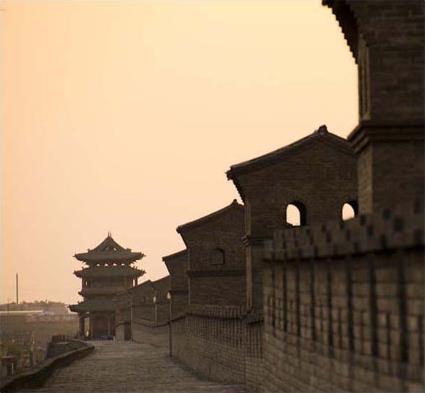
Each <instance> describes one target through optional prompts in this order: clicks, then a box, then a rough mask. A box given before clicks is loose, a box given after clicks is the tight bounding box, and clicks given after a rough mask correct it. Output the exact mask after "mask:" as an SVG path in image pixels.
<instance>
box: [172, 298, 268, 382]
mask: <svg viewBox="0 0 425 393" xmlns="http://www.w3.org/2000/svg"><path fill="white" fill-rule="evenodd" d="M173 355H174V356H175V357H176V358H177V359H179V360H180V361H182V362H183V363H184V364H186V365H187V366H189V367H190V368H192V369H193V370H195V371H196V372H199V373H201V374H202V375H204V376H206V377H208V378H209V379H212V380H215V381H222V382H226V383H246V384H248V385H250V386H253V387H254V386H255V387H258V385H259V384H260V383H261V378H262V320H261V319H260V318H256V319H255V318H254V319H253V318H251V320H250V319H249V318H248V317H247V315H246V313H245V312H244V310H243V309H242V308H240V307H232V306H213V305H191V306H190V307H188V309H187V314H186V316H184V317H180V318H179V319H177V320H175V321H173Z"/></svg>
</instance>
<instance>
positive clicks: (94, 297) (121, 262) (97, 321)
mask: <svg viewBox="0 0 425 393" xmlns="http://www.w3.org/2000/svg"><path fill="white" fill-rule="evenodd" d="M74 257H75V258H77V259H78V260H79V261H82V262H84V263H86V265H87V266H86V267H83V269H82V270H77V271H74V274H75V275H76V276H77V277H79V278H81V280H82V289H81V291H80V292H79V294H80V295H81V296H83V298H84V300H83V301H82V302H79V303H78V304H73V305H70V306H69V308H70V310H71V311H74V312H77V313H78V315H79V318H80V329H79V333H80V335H81V336H82V337H84V336H87V333H88V337H89V338H92V339H97V338H102V337H105V336H112V335H115V308H114V302H113V297H114V295H115V294H116V293H118V292H120V291H123V290H126V289H128V288H131V287H133V286H135V285H137V280H138V278H139V277H140V276H142V275H143V274H144V271H143V270H139V269H136V268H135V267H132V266H131V265H132V264H133V263H134V262H136V261H137V260H139V259H142V258H143V257H144V255H143V254H142V253H141V252H133V251H131V249H129V248H123V247H121V246H120V245H119V244H118V243H117V242H116V241H115V240H114V239H112V236H111V234H110V233H108V236H107V238H106V239H105V240H104V241H103V242H102V243H100V244H99V245H98V246H97V247H96V248H95V249H93V250H90V249H89V250H88V251H87V252H85V253H80V254H75V255H74ZM87 318H88V329H87V328H86V326H85V320H86V319H87Z"/></svg>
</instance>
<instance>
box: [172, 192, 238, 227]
mask: <svg viewBox="0 0 425 393" xmlns="http://www.w3.org/2000/svg"><path fill="white" fill-rule="evenodd" d="M234 208H239V209H240V208H241V209H243V208H244V206H243V205H241V204H240V203H238V201H237V200H236V199H233V201H232V202H231V203H230V204H229V205H227V206H225V207H223V208H221V209H219V210H216V211H214V212H212V213H209V214H207V215H205V216H202V217H199V218H197V219H195V220H192V221H189V222H187V223H186V224H182V225H179V226H178V227H177V228H176V231H177V233H181V231H182V230H185V229H188V228H189V227H193V226H196V225H199V224H202V223H204V222H206V221H208V220H210V219H211V218H214V217H217V216H219V215H220V214H223V213H224V212H226V211H228V210H230V209H234Z"/></svg>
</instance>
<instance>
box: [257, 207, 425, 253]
mask: <svg viewBox="0 0 425 393" xmlns="http://www.w3.org/2000/svg"><path fill="white" fill-rule="evenodd" d="M423 245H424V205H423V203H422V202H420V201H417V202H412V203H409V204H403V205H400V206H398V207H396V208H394V209H384V210H381V211H380V212H378V213H377V214H373V215H363V214H362V215H359V216H357V217H355V218H353V219H351V220H347V221H340V222H337V221H330V222H325V223H322V224H316V225H311V226H309V227H297V228H293V229H287V230H276V231H275V232H274V236H273V240H272V241H268V242H267V243H266V250H265V253H266V254H265V255H266V258H267V259H272V258H275V259H276V260H288V261H290V260H300V259H311V258H336V257H341V256H344V255H355V254H365V253H370V252H378V251H383V250H386V251H389V250H395V249H400V248H412V247H421V246H423Z"/></svg>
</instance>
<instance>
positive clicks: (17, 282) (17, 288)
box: [16, 273, 19, 305]
mask: <svg viewBox="0 0 425 393" xmlns="http://www.w3.org/2000/svg"><path fill="white" fill-rule="evenodd" d="M16 304H17V305H18V304H19V281H18V273H16Z"/></svg>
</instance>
